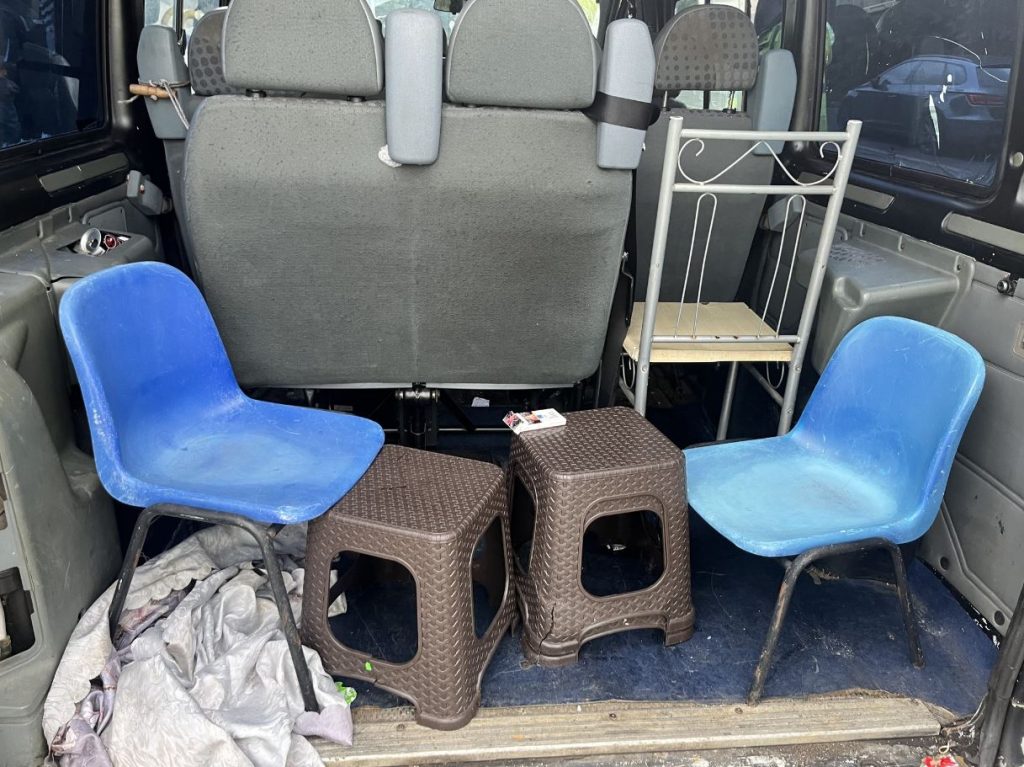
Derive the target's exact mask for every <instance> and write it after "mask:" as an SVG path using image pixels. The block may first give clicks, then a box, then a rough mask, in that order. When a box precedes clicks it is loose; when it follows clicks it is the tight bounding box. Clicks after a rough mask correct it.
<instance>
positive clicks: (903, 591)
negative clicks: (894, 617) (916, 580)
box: [886, 543, 924, 668]
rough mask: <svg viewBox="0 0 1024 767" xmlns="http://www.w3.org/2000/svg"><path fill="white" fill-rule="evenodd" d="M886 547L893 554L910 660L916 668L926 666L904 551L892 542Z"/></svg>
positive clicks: (893, 564)
mask: <svg viewBox="0 0 1024 767" xmlns="http://www.w3.org/2000/svg"><path fill="white" fill-rule="evenodd" d="M886 548H888V549H889V554H890V556H892V569H893V571H894V572H895V573H896V596H897V597H898V598H899V600H900V610H901V611H902V612H903V624H904V625H905V626H906V628H907V643H908V644H909V645H910V661H911V663H913V664H914V667H915V668H923V667H924V652H922V650H921V641H920V639H919V638H918V635H917V620H916V619H915V618H914V607H913V605H912V604H911V602H910V586H909V585H908V583H907V568H906V565H905V563H904V562H903V552H902V551H900V547H899V546H897V545H895V544H893V543H890V544H889V545H888V546H887V547H886Z"/></svg>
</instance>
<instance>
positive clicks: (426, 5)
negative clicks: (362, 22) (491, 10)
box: [369, 0, 601, 35]
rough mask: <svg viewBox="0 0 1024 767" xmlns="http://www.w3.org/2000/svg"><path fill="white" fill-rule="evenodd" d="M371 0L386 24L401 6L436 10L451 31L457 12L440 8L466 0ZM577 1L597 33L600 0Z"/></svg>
mask: <svg viewBox="0 0 1024 767" xmlns="http://www.w3.org/2000/svg"><path fill="white" fill-rule="evenodd" d="M369 2H370V7H371V8H373V15H374V16H376V17H377V18H378V19H380V20H381V21H382V22H383V23H384V24H385V25H387V15H388V14H389V13H391V11H397V10H398V9H400V8H416V9H419V10H423V11H435V12H436V13H437V15H438V16H440V17H441V23H442V24H444V27H445V29H447V30H448V32H451V30H452V27H453V26H455V14H454V13H448V12H447V11H444V10H440V8H441V7H442V6H443V7H450V8H452V10H458V9H460V8H461V7H462V5H463V4H464V0H442V2H440V3H437V4H436V5H435V3H434V0H369ZM576 2H578V3H579V4H580V8H582V9H583V13H584V14H585V15H586V17H587V21H589V22H590V29H591V31H592V32H593V33H594V34H595V35H596V34H597V28H598V24H600V22H601V10H600V6H599V5H598V0H576Z"/></svg>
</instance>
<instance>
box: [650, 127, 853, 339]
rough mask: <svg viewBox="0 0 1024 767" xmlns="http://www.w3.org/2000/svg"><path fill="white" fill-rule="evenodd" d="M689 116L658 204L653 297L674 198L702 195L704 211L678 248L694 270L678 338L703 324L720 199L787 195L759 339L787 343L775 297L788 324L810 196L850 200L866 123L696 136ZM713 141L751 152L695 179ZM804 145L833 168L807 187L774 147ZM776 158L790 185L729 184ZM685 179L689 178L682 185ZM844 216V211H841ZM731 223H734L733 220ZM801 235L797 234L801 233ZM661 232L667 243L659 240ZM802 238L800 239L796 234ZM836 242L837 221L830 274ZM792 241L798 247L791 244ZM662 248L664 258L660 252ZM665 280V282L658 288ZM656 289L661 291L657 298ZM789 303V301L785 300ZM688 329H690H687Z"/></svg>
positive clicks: (673, 144)
mask: <svg viewBox="0 0 1024 767" xmlns="http://www.w3.org/2000/svg"><path fill="white" fill-rule="evenodd" d="M683 123H684V118H682V117H673V118H672V120H671V124H670V127H669V136H668V142H667V147H666V154H665V165H664V168H663V177H662V186H661V194H660V199H659V206H658V223H657V224H656V233H655V244H654V253H653V255H652V263H654V262H655V261H658V260H659V258H660V259H661V262H660V263H659V266H658V268H657V269H656V270H655V269H652V270H651V280H650V282H649V284H648V290H647V295H648V296H652V295H654V296H656V295H658V294H659V293H658V291H659V290H660V277H661V266H662V265H663V259H664V256H665V245H666V244H667V243H665V242H664V239H665V237H666V236H667V229H668V217H669V216H670V215H671V207H672V206H671V195H672V194H696V195H698V198H697V205H696V207H695V212H694V219H693V226H692V233H691V237H690V241H689V243H671V245H672V249H673V251H674V252H678V251H679V250H681V249H682V248H684V247H687V246H688V252H687V263H686V272H685V275H686V276H685V278H684V282H683V290H682V293H681V295H680V297H679V311H678V314H677V317H676V323H675V328H674V334H673V335H674V336H676V337H692V338H696V337H697V336H698V321H699V318H700V311H701V303H702V291H703V287H704V274H705V270H706V267H707V263H708V259H709V258H714V257H715V254H714V253H711V252H710V250H711V241H712V235H713V232H714V227H715V224H716V220H715V219H716V214H717V211H718V201H719V196H720V195H742V194H747V195H766V194H771V195H780V196H783V197H785V200H786V202H785V206H784V208H785V210H784V216H783V220H782V228H781V238H780V240H779V246H778V250H777V253H776V256H777V257H776V260H775V266H774V269H773V271H772V275H771V280H770V283H769V288H768V294H767V297H766V298H765V300H764V308H763V310H762V311H761V314H760V320H761V321H760V325H759V327H758V330H757V333H756V337H757V338H765V339H772V338H776V339H777V338H778V337H779V331H778V329H776V328H773V327H772V326H771V324H770V323H769V322H768V312H769V308H770V307H771V306H772V301H773V299H775V300H776V302H777V303H779V307H778V312H777V313H776V314H775V316H777V317H779V318H781V317H782V316H783V314H784V312H785V308H786V305H787V303H788V301H789V298H790V288H791V285H792V281H793V275H794V273H795V270H796V262H797V253H798V250H799V247H800V238H801V235H802V234H803V230H804V223H805V220H806V215H807V204H806V202H807V198H808V197H825V198H827V199H828V204H829V205H833V199H834V200H835V202H834V204H835V205H836V206H841V205H842V199H843V196H844V195H845V192H846V183H847V179H848V177H849V169H850V164H851V162H852V155H853V152H854V151H855V148H856V141H857V136H858V134H859V130H860V124H859V123H855V122H851V123H850V124H849V125H847V130H846V131H845V132H841V133H840V132H790V131H779V132H757V131H729V130H704V129H698V130H692V129H691V130H688V129H686V128H685V127H683ZM706 141H728V142H733V143H737V144H740V143H746V145H747V146H746V149H745V151H743V152H742V153H740V154H738V156H737V157H736V158H735V159H734V160H732V161H731V162H730V163H729V164H728V165H726V166H725V167H724V168H722V169H721V170H719V171H718V172H716V173H715V174H714V175H712V176H710V177H708V178H694V177H693V176H691V175H690V174H689V173H687V169H686V163H687V160H688V159H693V158H696V157H699V156H700V155H701V154H702V153H703V152H704V150H705V147H706V144H705V142H706ZM785 141H804V142H814V143H816V144H817V145H818V154H819V156H820V157H821V159H822V160H824V161H826V162H829V163H831V166H830V167H829V168H828V170H827V171H826V172H825V173H824V174H823V175H821V177H820V178H815V179H814V180H812V181H801V180H800V179H799V178H797V177H796V176H794V175H793V174H792V172H791V171H790V169H789V168H788V167H787V166H786V164H785V162H783V160H782V158H780V157H779V155H778V153H777V152H776V150H775V147H773V143H775V144H776V145H777V146H781V145H780V144H779V142H785ZM755 153H757V154H761V155H770V156H771V157H772V158H773V159H774V161H775V163H776V165H777V166H778V168H779V169H780V170H781V173H782V176H783V177H784V180H783V182H782V183H778V184H775V183H771V184H737V183H729V182H728V181H723V179H726V178H727V177H728V174H729V172H730V171H731V170H733V169H734V168H736V167H737V166H738V165H739V164H740V163H742V162H743V161H744V160H745V159H746V158H747V157H749V156H750V155H752V154H755ZM680 179H682V180H680ZM837 210H838V208H837ZM725 225H728V222H725ZM794 229H795V233H794V232H793V230H794ZM659 232H660V233H661V240H659ZM792 234H795V236H790V235H792ZM834 236H835V221H834V220H833V221H832V222H831V224H829V223H828V222H826V224H825V225H824V226H823V227H822V231H821V237H820V241H819V247H818V252H817V256H816V258H815V268H819V265H820V266H821V268H823V265H824V263H825V260H827V257H828V252H829V250H830V249H831V246H832V240H833V238H834ZM787 243H789V244H790V245H787ZM659 249H660V253H659ZM694 259H699V261H700V268H699V270H697V271H696V272H695V277H696V279H697V294H696V301H695V302H693V301H690V302H686V301H685V298H686V296H687V291H688V290H689V289H690V283H691V271H692V267H693V265H694ZM780 273H784V274H785V279H784V281H782V282H780V279H779V278H780ZM655 282H657V283H658V284H655ZM652 291H653V292H652ZM780 299H781V300H780ZM687 304H689V305H691V306H693V315H692V321H691V320H689V319H688V320H687V322H686V323H683V316H684V306H686V305H687ZM681 325H684V326H683V327H681Z"/></svg>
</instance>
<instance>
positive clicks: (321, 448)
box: [107, 396, 383, 524]
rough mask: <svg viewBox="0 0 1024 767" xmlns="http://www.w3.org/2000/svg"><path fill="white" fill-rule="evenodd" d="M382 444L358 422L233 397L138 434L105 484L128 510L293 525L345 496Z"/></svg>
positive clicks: (373, 428) (375, 430)
mask: <svg viewBox="0 0 1024 767" xmlns="http://www.w3.org/2000/svg"><path fill="white" fill-rule="evenodd" d="M382 439H383V436H382V433H381V429H380V427H379V426H378V425H377V424H375V423H373V422H372V421H368V420H366V419H363V418H357V417H355V416H350V415H344V414H342V413H331V412H326V411H323V410H312V409H308V408H299V407H291V406H288V405H276V404H271V403H266V402H258V401H255V400H251V399H248V398H246V397H242V396H239V397H238V398H237V401H236V402H235V403H234V404H233V406H232V407H231V409H227V410H219V411H217V412H213V413H210V412H204V411H202V410H189V409H182V410H178V411H176V412H174V413H173V416H171V417H168V414H167V413H164V414H163V416H162V417H161V419H160V420H159V421H153V422H152V423H149V424H147V426H146V427H144V428H142V429H139V430H138V432H137V433H135V434H133V435H132V437H131V439H127V440H124V442H123V443H122V450H123V465H122V467H119V468H118V469H117V476H116V477H113V476H110V477H108V478H107V482H108V483H109V486H110V488H111V490H112V491H116V493H117V497H118V500H120V501H121V502H123V503H127V504H130V505H133V506H152V505H154V504H158V503H177V504H182V505H186V506H198V507H200V508H204V509H211V510H215V511H223V512H229V513H233V514H241V515H243V516H245V517H248V518H249V519H252V520H254V521H257V522H264V523H267V524H274V523H280V524H293V523H297V522H305V521H307V520H309V519H312V518H314V517H317V516H319V515H320V514H322V513H323V512H325V511H326V510H327V509H328V508H330V507H331V506H332V505H333V504H334V503H335V502H336V501H338V499H340V498H341V497H343V496H344V495H345V494H346V493H347V492H348V491H349V490H350V489H351V488H352V486H353V485H355V483H356V482H357V481H358V480H359V478H360V477H362V475H363V474H364V473H365V472H366V470H367V468H369V466H370V464H371V463H372V462H373V460H374V458H375V457H376V455H377V452H378V451H379V450H380V447H381V443H382Z"/></svg>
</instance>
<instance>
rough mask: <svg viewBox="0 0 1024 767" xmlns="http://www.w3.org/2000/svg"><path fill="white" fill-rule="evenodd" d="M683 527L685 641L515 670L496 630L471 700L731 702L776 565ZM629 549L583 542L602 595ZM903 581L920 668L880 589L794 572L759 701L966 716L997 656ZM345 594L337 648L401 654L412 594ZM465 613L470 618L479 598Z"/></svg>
mask: <svg viewBox="0 0 1024 767" xmlns="http://www.w3.org/2000/svg"><path fill="white" fill-rule="evenodd" d="M481 436H483V435H481ZM485 442H486V440H485ZM478 444H479V443H478ZM479 446H480V447H484V445H479ZM446 447H447V446H446ZM460 447H461V446H460ZM486 449H487V448H485V450H486ZM452 452H458V453H462V454H465V453H466V452H467V451H466V450H462V449H458V448H456V449H455V450H452ZM490 452H491V455H490V456H487V455H483V454H481V455H480V456H478V457H481V458H484V459H487V458H488V457H490V458H492V459H493V458H497V459H499V460H500V458H501V456H500V453H501V448H500V446H497V445H496V446H494V448H493V449H491V450H490ZM691 522H692V529H691V551H692V554H691V556H692V567H693V600H694V605H695V609H696V631H695V633H694V635H693V637H692V638H691V639H690V640H688V641H686V642H683V643H681V644H678V645H675V646H673V647H665V646H664V644H663V639H662V635H661V633H660V632H658V631H652V630H636V631H627V632H623V633H619V634H614V635H611V636H608V637H603V638H600V639H595V640H593V641H591V642H588V643H587V644H585V645H584V646H583V648H582V649H581V651H580V654H579V662H578V663H577V664H575V665H573V666H569V667H564V668H557V669H549V668H541V667H538V666H531V665H529V664H527V663H526V662H525V660H524V658H523V656H522V653H521V651H520V646H519V637H518V632H517V635H507V636H506V637H505V638H504V639H503V640H502V642H501V644H500V646H499V647H498V649H497V651H496V653H495V655H494V658H493V660H492V662H491V664H490V666H489V668H488V669H487V672H486V673H485V675H484V679H483V686H482V698H483V700H482V703H483V705H484V706H487V707H497V706H520V705H529V704H542V703H573V702H588V701H603V700H634V701H700V702H732V701H741V700H743V699H744V697H745V695H746V691H747V688H748V686H749V684H750V680H751V676H752V674H753V670H754V666H755V664H756V662H757V658H758V655H759V653H760V651H761V647H762V643H763V641H764V638H765V634H766V632H767V629H768V623H769V620H770V618H771V614H772V610H773V608H774V604H775V598H776V596H777V594H778V588H779V584H780V582H781V578H782V568H781V566H780V565H779V564H778V563H777V562H775V561H773V560H768V559H763V558H760V557H755V556H752V555H750V554H747V553H746V552H743V551H741V550H739V549H737V548H735V547H734V546H732V544H730V543H729V542H728V541H726V540H725V539H723V538H722V537H721V536H719V535H718V534H717V533H715V532H714V531H713V530H712V529H711V528H709V527H708V526H707V525H705V524H704V523H703V522H702V521H701V520H700V519H699V517H697V516H696V515H692V516H691ZM613 549H619V550H618V551H615V550H613ZM642 552H643V549H642V547H634V546H626V547H625V548H624V549H621V548H620V547H618V546H615V547H609V546H595V547H594V550H593V551H591V552H589V553H588V556H593V557H594V558H595V559H594V562H593V564H594V567H593V572H594V573H600V574H601V578H602V581H603V582H602V583H601V584H600V587H601V589H602V591H603V592H604V593H613V592H615V591H616V590H618V591H621V590H625V589H626V588H628V584H629V583H631V582H635V581H633V578H634V577H635V576H636V575H637V571H636V566H637V565H638V563H641V564H640V565H639V566H640V567H642V560H643V557H642V556H634V555H636V554H637V553H640V554H642ZM908 575H909V580H910V586H911V592H912V597H913V600H914V606H915V611H916V614H917V616H918V620H919V626H920V635H921V643H922V647H923V649H924V654H925V664H926V665H925V667H924V668H922V669H915V668H914V667H913V666H912V665H911V663H910V658H909V654H908V649H907V640H906V634H905V631H904V629H903V623H902V620H901V616H900V612H899V606H898V603H897V600H896V597H895V594H894V592H893V591H892V590H891V589H890V588H889V587H887V586H885V585H883V584H881V583H878V582H875V581H871V580H852V579H841V580H830V579H819V580H817V581H816V580H814V579H812V578H811V577H809V576H807V575H805V576H803V577H802V578H801V580H800V582H799V583H798V584H797V587H796V592H795V594H794V597H793V602H792V606H791V609H790V612H789V615H788V617H787V619H786V624H785V628H784V630H783V633H782V636H781V639H780V642H779V646H778V650H777V652H776V656H775V662H774V664H773V667H772V669H771V672H770V674H769V678H768V683H767V687H766V690H765V695H766V697H774V696H802V695H809V694H814V693H826V692H834V691H840V690H871V691H880V692H885V693H891V694H899V695H904V696H907V697H911V698H919V699H921V700H924V701H927V702H929V703H932V704H936V705H939V706H942V707H943V708H945V709H947V710H949V711H950V712H952V713H954V714H958V715H967V714H970V713H972V712H973V711H974V710H975V708H976V707H977V705H978V703H979V702H980V701H981V698H982V696H983V694H984V691H985V686H986V683H987V680H988V674H989V671H990V669H991V667H992V665H993V664H994V662H995V658H996V654H997V648H996V646H995V645H994V643H993V641H992V639H991V638H990V637H989V636H988V635H987V634H986V633H985V632H984V631H983V630H982V629H981V628H980V626H979V625H978V624H977V623H976V622H975V621H974V619H973V618H972V617H971V616H970V615H969V613H968V612H967V611H966V610H965V608H964V607H963V606H962V605H961V604H960V602H959V601H958V600H957V598H956V597H955V596H954V595H953V594H952V593H951V592H950V591H949V590H948V589H947V587H946V586H945V584H944V583H943V581H942V580H941V579H940V578H939V577H938V576H937V575H935V574H934V573H933V572H932V571H931V570H930V569H929V568H928V567H927V566H926V565H925V564H924V563H922V562H920V561H915V562H913V563H911V564H910V567H909V573H908ZM592 590H593V589H592ZM347 596H348V613H347V614H346V615H345V616H341V617H340V618H336V619H334V621H335V630H336V631H337V632H338V633H339V635H342V632H344V639H345V641H346V642H347V643H349V644H350V645H351V646H353V647H356V648H357V649H362V650H366V651H368V652H370V653H371V654H372V655H375V656H377V657H388V656H390V657H394V658H395V659H398V658H399V657H402V656H403V654H404V657H406V658H408V657H411V654H412V652H414V649H412V648H414V646H415V642H416V628H415V618H414V611H413V607H412V605H413V604H414V601H413V600H414V599H415V597H414V595H413V593H412V590H411V589H405V588H403V587H402V586H401V584H399V583H397V582H394V581H388V580H385V581H376V582H372V583H370V584H368V585H366V586H362V587H358V588H354V589H352V590H350V591H349V593H348V595H347ZM478 605H479V606H478V608H477V609H478V612H483V609H484V605H483V602H482V600H478ZM342 624H343V625H342ZM349 683H350V684H352V686H353V687H355V688H356V690H357V691H358V693H359V695H358V698H357V699H356V703H355V705H356V706H359V705H374V706H380V707H393V706H400V705H407V704H406V703H405V702H404V701H403V700H401V699H399V698H397V697H395V696H393V695H391V694H389V693H387V692H384V691H382V690H379V689H377V688H375V687H373V686H372V685H369V684H366V683H363V682H358V681H356V682H352V681H351V680H349Z"/></svg>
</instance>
